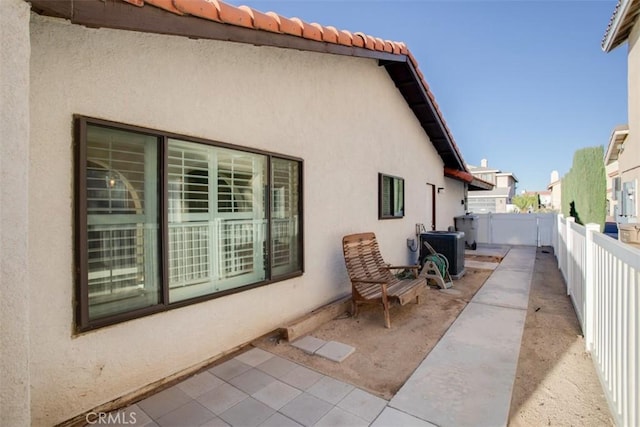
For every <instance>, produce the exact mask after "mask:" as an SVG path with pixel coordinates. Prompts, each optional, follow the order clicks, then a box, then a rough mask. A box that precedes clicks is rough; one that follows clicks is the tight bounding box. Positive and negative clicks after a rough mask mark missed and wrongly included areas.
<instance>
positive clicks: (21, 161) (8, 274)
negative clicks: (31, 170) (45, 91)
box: [0, 0, 31, 427]
mask: <svg viewBox="0 0 640 427" xmlns="http://www.w3.org/2000/svg"><path fill="white" fill-rule="evenodd" d="M0 100H1V101H0V141H1V144H0V180H1V182H2V185H1V186H0V255H1V257H0V259H1V261H0V298H1V300H2V305H0V425H3V426H15V427H20V426H29V425H30V424H31V415H30V401H31V398H30V387H29V386H30V384H29V378H30V374H29V361H30V355H29V350H30V344H29V317H30V316H29V314H30V313H29V288H30V281H29V269H28V267H27V260H28V247H27V244H28V241H27V239H26V237H27V236H28V235H29V223H28V220H27V215H26V214H27V212H28V210H29V205H28V189H29V182H28V177H27V167H26V166H27V165H28V162H29V158H28V156H29V6H28V5H27V4H26V3H24V2H22V1H19V0H0Z"/></svg>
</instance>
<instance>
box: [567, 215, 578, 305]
mask: <svg viewBox="0 0 640 427" xmlns="http://www.w3.org/2000/svg"><path fill="white" fill-rule="evenodd" d="M575 222H576V219H575V218H574V217H572V216H570V217H567V224H566V225H567V229H566V233H565V238H566V239H567V259H566V260H565V262H566V266H567V295H571V286H572V285H573V229H572V228H571V224H573V223H575Z"/></svg>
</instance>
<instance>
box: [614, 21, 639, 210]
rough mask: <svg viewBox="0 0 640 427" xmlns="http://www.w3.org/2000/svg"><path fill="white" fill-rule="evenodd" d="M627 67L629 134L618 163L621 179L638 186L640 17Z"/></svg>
mask: <svg viewBox="0 0 640 427" xmlns="http://www.w3.org/2000/svg"><path fill="white" fill-rule="evenodd" d="M628 67H629V71H628V82H629V86H628V97H629V113H628V120H629V135H628V136H627V140H626V141H625V144H624V152H622V153H621V154H620V157H619V163H620V172H621V175H622V181H623V182H624V181H632V180H634V179H635V180H637V183H638V184H637V185H638V186H640V19H636V23H635V25H634V27H633V30H632V31H631V34H630V35H629V57H628ZM637 188H638V187H636V189H637ZM635 199H636V212H640V205H639V203H640V202H639V201H638V196H637V194H636V198H635Z"/></svg>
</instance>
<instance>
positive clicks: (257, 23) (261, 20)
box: [248, 7, 280, 33]
mask: <svg viewBox="0 0 640 427" xmlns="http://www.w3.org/2000/svg"><path fill="white" fill-rule="evenodd" d="M248 9H249V10H250V11H251V16H252V17H253V26H254V27H255V28H256V29H257V30H264V31H270V32H272V33H279V32H280V20H279V19H277V14H275V15H276V16H273V15H269V13H268V12H267V13H262V12H260V11H259V10H255V9H252V8H250V7H249V8H248Z"/></svg>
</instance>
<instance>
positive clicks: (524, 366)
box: [509, 248, 614, 426]
mask: <svg viewBox="0 0 640 427" xmlns="http://www.w3.org/2000/svg"><path fill="white" fill-rule="evenodd" d="M509 418H510V423H509V424H510V425H511V426H540V425H545V426H546V425H549V426H607V425H614V423H613V419H612V417H611V413H610V412H609V407H608V405H607V401H606V398H605V396H604V393H603V391H602V387H601V386H600V382H599V380H598V377H597V374H596V371H595V368H594V365H593V360H592V359H591V356H590V355H589V353H587V352H586V351H585V346H584V338H583V337H582V331H581V329H580V324H579V323H578V318H577V317H576V314H575V311H574V310H573V306H572V303H571V299H570V298H569V297H568V296H567V293H566V288H565V285H564V282H563V280H562V276H561V273H560V271H559V270H558V266H557V263H556V261H555V257H554V256H553V249H552V248H538V252H537V254H536V264H535V270H534V276H533V281H532V283H531V290H530V294H529V308H528V310H527V319H526V322H525V328H524V332H523V334H522V345H521V347H520V358H519V360H518V370H517V372H516V379H515V383H514V389H513V395H512V399H511V412H510V417H509Z"/></svg>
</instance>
